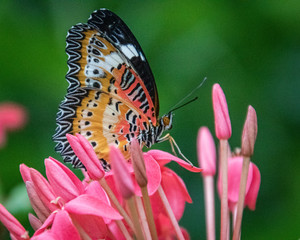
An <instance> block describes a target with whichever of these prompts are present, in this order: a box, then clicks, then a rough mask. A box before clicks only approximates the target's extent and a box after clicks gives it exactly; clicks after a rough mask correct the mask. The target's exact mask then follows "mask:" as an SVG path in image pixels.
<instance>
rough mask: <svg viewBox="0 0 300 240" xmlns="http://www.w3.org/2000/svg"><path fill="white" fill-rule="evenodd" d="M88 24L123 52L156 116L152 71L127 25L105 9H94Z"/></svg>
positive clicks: (157, 109)
mask: <svg viewBox="0 0 300 240" xmlns="http://www.w3.org/2000/svg"><path fill="white" fill-rule="evenodd" d="M88 25H91V26H93V27H94V28H96V29H97V30H98V31H99V32H100V33H101V34H103V37H104V38H107V39H108V40H109V41H110V42H111V43H112V44H113V45H114V46H115V47H116V48H117V49H118V50H119V51H121V52H122V53H123V54H124V56H125V57H126V58H127V60H128V62H129V63H130V64H131V65H132V67H133V69H134V70H135V71H136V72H137V74H138V75H139V76H140V78H141V79H142V81H143V82H144V84H145V86H146V88H147V90H148V92H149V95H150V97H151V99H152V102H153V105H154V106H155V108H156V109H155V113H156V116H157V117H158V113H159V102H158V93H157V88H156V84H155V80H154V77H153V74H152V71H151V69H150V66H149V64H148V61H147V59H146V57H145V54H144V53H143V51H142V48H141V46H140V45H139V43H138V41H137V40H136V38H135V37H134V35H133V33H132V32H131V31H130V29H129V28H128V27H127V25H126V24H125V23H124V22H123V21H122V19H120V18H119V17H118V16H117V15H116V14H114V13H113V12H111V11H109V10H107V9H100V10H96V11H94V12H93V13H92V14H91V16H90V18H89V20H88Z"/></svg>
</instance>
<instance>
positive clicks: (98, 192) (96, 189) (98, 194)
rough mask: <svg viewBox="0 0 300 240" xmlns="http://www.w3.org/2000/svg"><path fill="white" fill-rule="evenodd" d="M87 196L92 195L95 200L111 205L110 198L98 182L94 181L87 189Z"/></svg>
mask: <svg viewBox="0 0 300 240" xmlns="http://www.w3.org/2000/svg"><path fill="white" fill-rule="evenodd" d="M84 193H85V194H88V195H91V196H93V197H95V198H98V199H99V200H101V201H102V202H104V203H106V204H108V205H110V201H109V198H108V196H107V194H106V192H105V191H104V189H103V188H102V187H101V185H100V183H99V182H98V181H92V182H91V183H90V184H89V185H88V186H87V187H86V189H85V192H84Z"/></svg>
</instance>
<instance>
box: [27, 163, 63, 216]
mask: <svg viewBox="0 0 300 240" xmlns="http://www.w3.org/2000/svg"><path fill="white" fill-rule="evenodd" d="M30 175H31V179H32V183H33V186H34V189H35V191H36V193H37V195H38V197H39V198H40V200H41V201H42V202H43V204H44V205H45V206H46V207H47V208H48V209H49V210H50V211H51V212H52V211H55V210H56V209H57V208H58V206H57V204H54V203H53V202H54V201H55V200H56V198H57V196H55V194H54V192H53V189H52V187H51V186H50V184H49V183H48V181H47V180H46V179H45V178H44V177H43V176H42V174H40V173H39V172H38V171H37V170H35V169H33V168H30Z"/></svg>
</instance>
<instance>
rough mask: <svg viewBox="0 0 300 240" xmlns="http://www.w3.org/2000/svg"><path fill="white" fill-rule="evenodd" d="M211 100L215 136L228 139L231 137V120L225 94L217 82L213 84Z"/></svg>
mask: <svg viewBox="0 0 300 240" xmlns="http://www.w3.org/2000/svg"><path fill="white" fill-rule="evenodd" d="M212 100H213V109H214V116H215V131H216V136H217V138H218V139H229V138H230V137H231V122H230V118H229V113H228V106H227V102H226V98H225V94H224V92H223V90H222V88H221V87H220V85H219V84H214V86H213V90H212Z"/></svg>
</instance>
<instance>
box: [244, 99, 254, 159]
mask: <svg viewBox="0 0 300 240" xmlns="http://www.w3.org/2000/svg"><path fill="white" fill-rule="evenodd" d="M256 136H257V116H256V112H255V109H254V108H253V107H252V106H251V105H250V106H249V107H248V112H247V117H246V121H245V123H244V128H243V134H242V150H241V153H242V155H243V156H247V157H250V156H252V155H253V152H254V144H255V141H256Z"/></svg>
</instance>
